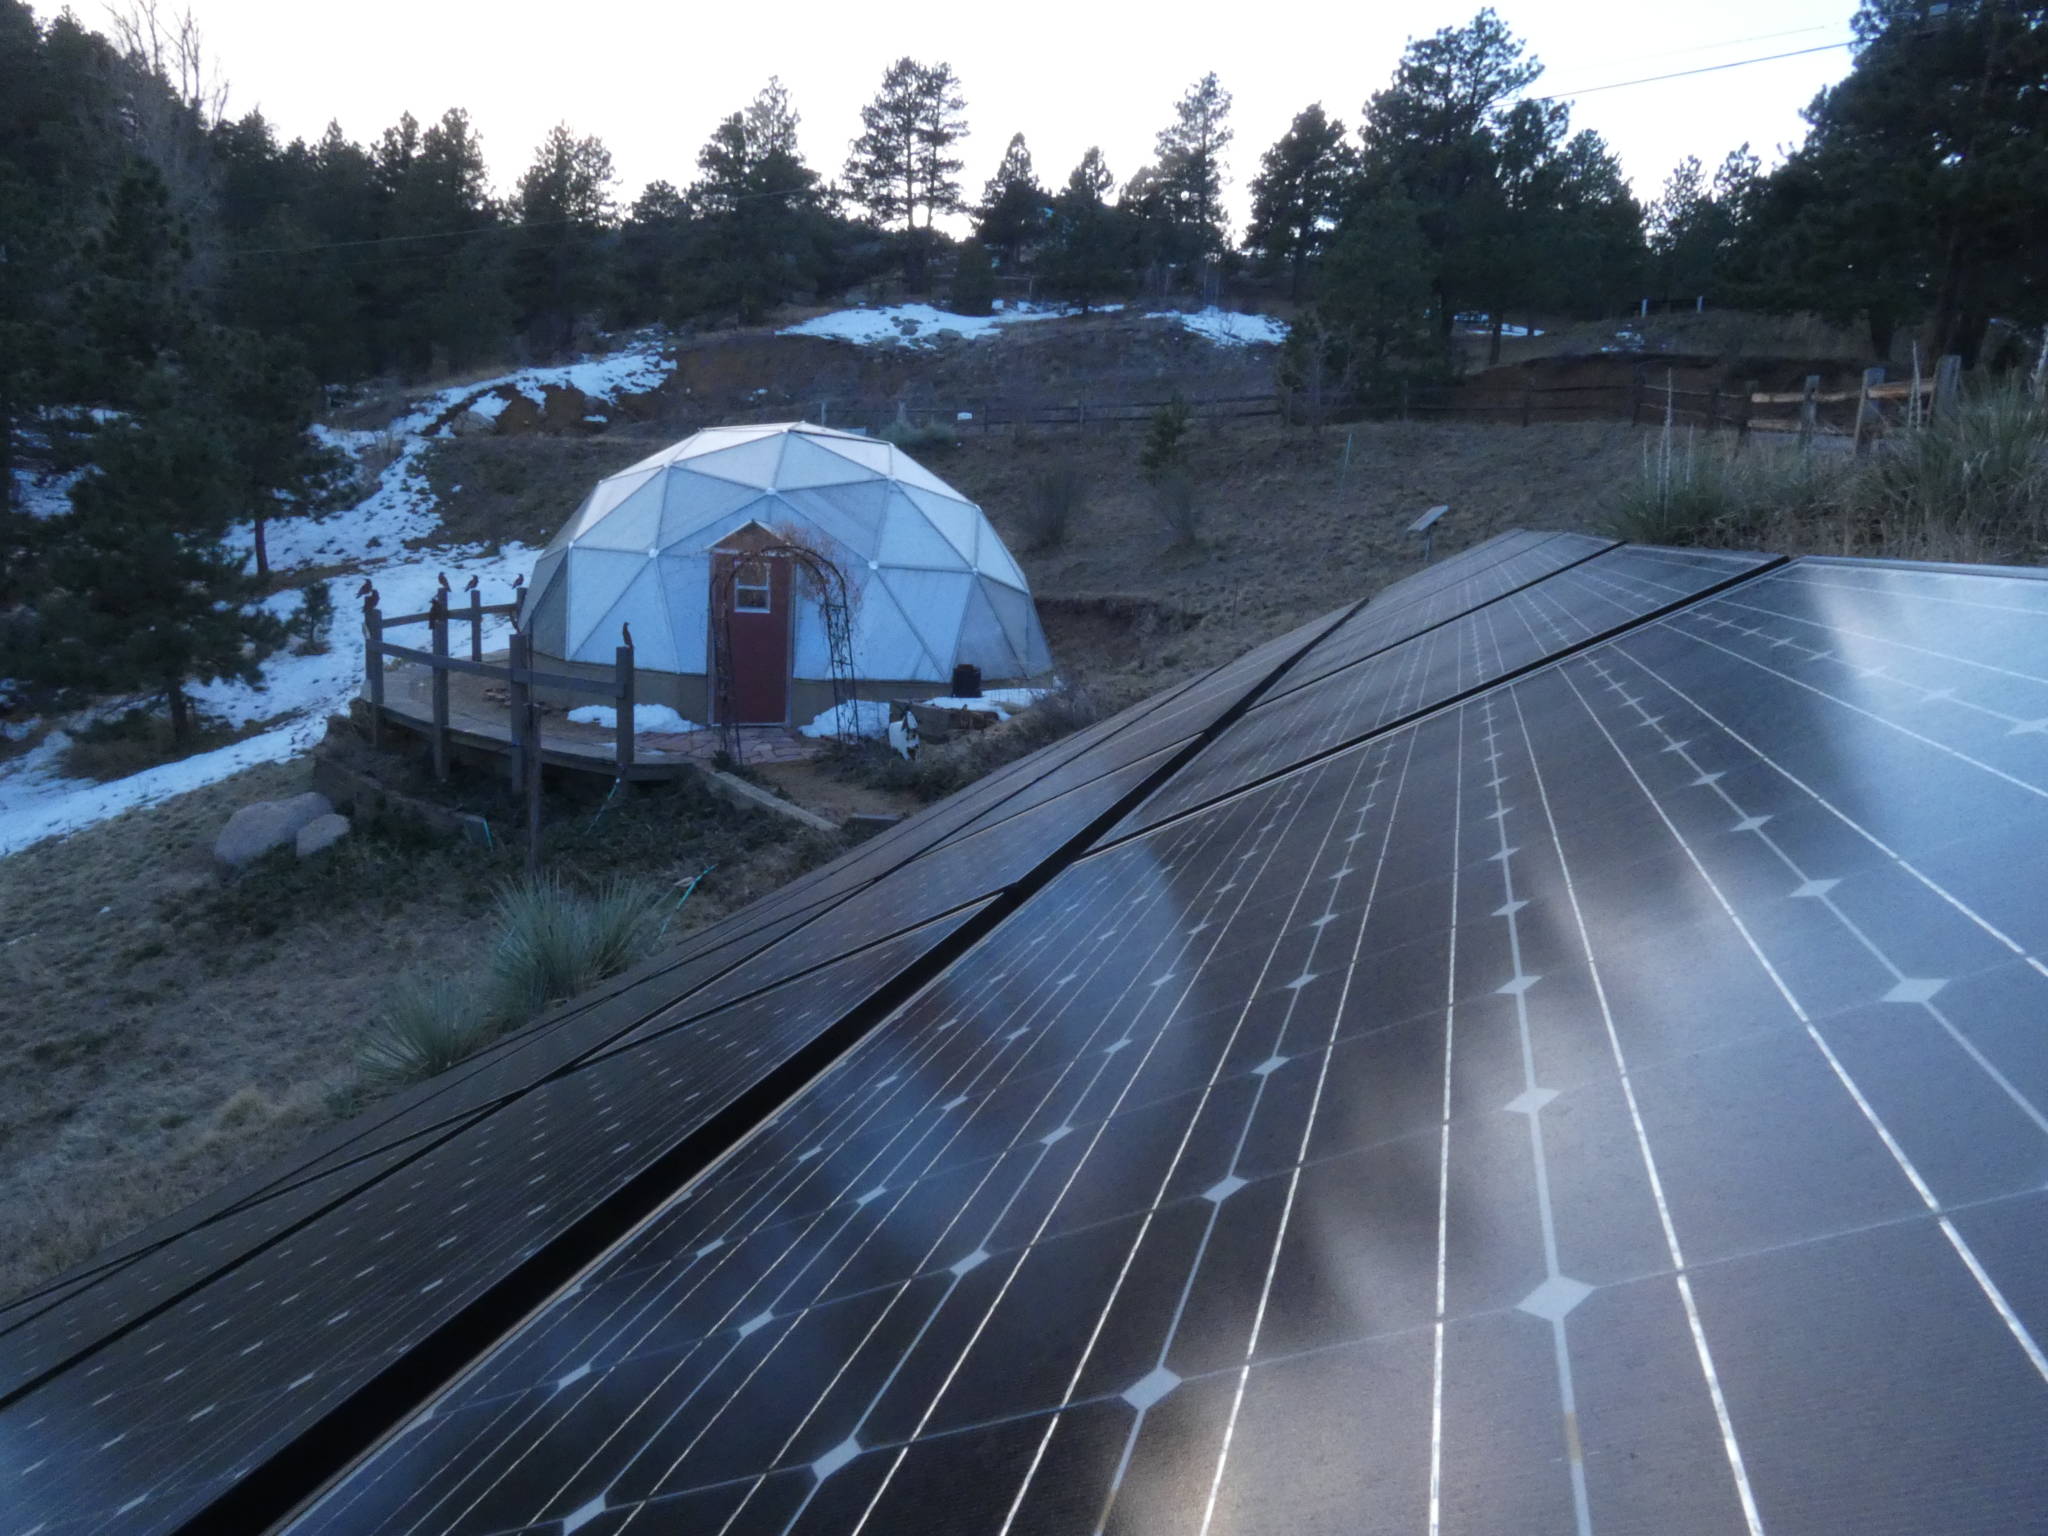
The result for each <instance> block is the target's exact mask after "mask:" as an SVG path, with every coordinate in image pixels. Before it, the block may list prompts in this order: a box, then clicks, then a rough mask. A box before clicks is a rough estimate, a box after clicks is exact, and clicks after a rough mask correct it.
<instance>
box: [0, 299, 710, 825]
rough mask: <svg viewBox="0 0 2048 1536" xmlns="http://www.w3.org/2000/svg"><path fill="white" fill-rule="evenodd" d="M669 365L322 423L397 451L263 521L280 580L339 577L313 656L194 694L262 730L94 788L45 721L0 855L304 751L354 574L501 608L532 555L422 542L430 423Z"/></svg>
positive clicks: (416, 599) (410, 594) (634, 357)
mask: <svg viewBox="0 0 2048 1536" xmlns="http://www.w3.org/2000/svg"><path fill="white" fill-rule="evenodd" d="M673 366H674V365H673V363H672V362H671V361H670V360H668V359H665V358H663V357H662V356H661V354H660V350H659V347H658V345H657V343H656V342H655V340H654V339H653V338H641V339H637V340H636V341H634V342H633V343H632V344H631V345H629V346H628V347H626V348H625V349H623V350H621V351H618V352H614V353H611V354H609V355H607V356H605V357H602V358H596V359H592V360H590V361H587V362H581V363H573V364H570V365H568V366H566V367H560V368H531V369H525V370H522V371H520V372H517V373H509V374H506V375H504V376H502V377H500V378H496V379H486V380H483V381H481V382H479V383H473V384H464V385H461V386H458V387H456V388H453V389H446V390H442V391H440V392H439V393H437V394H435V395H432V396H429V397H428V398H426V399H423V400H420V401H418V402H416V403H414V405H413V407H412V409H411V410H409V411H408V412H407V413H406V414H404V415H403V416H400V417H399V418H398V419H397V420H395V421H393V422H392V423H391V424H390V426H389V427H388V428H386V429H385V430H384V431H383V432H333V431H326V430H324V429H322V430H321V435H322V436H323V437H324V438H325V440H326V441H328V442H329V443H331V444H333V445H334V446H336V447H338V448H340V449H341V450H342V451H343V452H346V453H349V454H351V455H352V456H360V455H361V454H362V453H363V452H364V451H365V450H366V449H368V448H369V447H370V446H371V445H372V444H373V443H377V442H380V441H382V442H387V443H388V442H390V441H392V440H394V439H395V440H396V441H397V442H398V443H399V444H400V451H399V454H398V457H397V458H396V459H394V460H393V461H392V462H391V463H390V464H389V465H388V466H387V467H386V468H385V469H384V470H383V471H382V473H381V474H379V476H378V477H377V481H376V486H375V488H374V489H373V490H372V491H371V492H370V493H369V494H368V495H367V496H365V497H364V498H363V500H362V501H360V502H358V503H357V504H356V505H355V506H353V507H350V508H348V509H347V510H345V511H341V512H336V513H333V514H331V515H329V516H327V517H324V518H320V519H317V520H316V519H311V518H288V519H285V520H282V521H279V522H273V523H271V524H270V525H269V527H268V528H267V530H266V537H265V545H266V547H267V550H268V552H269V556H270V564H271V567H272V569H273V570H275V571H276V572H278V574H279V575H280V577H281V578H282V579H283V580H284V581H285V582H286V583H291V573H292V572H293V571H295V570H301V569H305V568H308V567H315V568H320V569H323V570H325V569H329V568H332V567H337V566H339V567H342V568H344V570H345V572H346V573H345V574H341V575H334V576H329V577H328V578H326V586H327V590H328V594H329V596H330V597H332V599H333V611H334V617H333V619H332V620H331V622H330V623H329V624H328V627H327V637H326V638H327V650H326V653H325V654H324V655H319V656H300V655H297V654H295V653H294V651H293V650H292V649H291V648H290V647H287V648H286V649H284V650H281V651H279V652H278V653H276V654H275V655H273V656H272V657H271V658H270V659H269V661H267V662H266V663H265V664H264V669H263V673H264V675H263V682H262V684H261V686H259V687H254V688H251V687H246V686H244V685H241V684H227V683H217V684H210V685H204V686H200V687H197V688H195V689H194V690H193V697H194V699H195V701H196V702H197V703H198V705H199V707H200V708H201V709H203V710H205V711H206V712H208V713H210V714H213V715H217V716H219V717H221V718H223V719H225V720H227V721H228V722H230V723H231V724H234V725H248V724H256V723H260V724H262V725H263V726H264V727H265V729H263V730H262V731H261V732H260V733H259V734H257V735H253V736H251V737H249V738H247V739H246V740H243V741H238V742H235V743H233V744H232V745H230V746H226V747H222V748H220V749H218V750H217V751H213V752H206V753H202V754H200V755H198V756H196V757H188V758H185V759H184V760H182V761H180V762H175V763H166V764H164V765H163V766H161V767H157V768H151V769H148V770H147V771H145V772H142V773H138V774H133V775H130V776H129V777H127V778H124V779H116V780H113V781H111V782H108V783H105V784H100V783H95V782H93V781H91V780H85V779H72V778H66V777H64V776H63V774H62V773H61V772H60V771H59V769H58V762H59V760H60V759H61V757H62V755H63V751H64V748H65V747H66V746H67V745H68V744H69V738H68V737H66V736H65V735H64V733H63V730H62V729H61V727H62V726H63V725H66V724H69V725H71V726H73V727H74V728H75V727H76V726H77V725H79V724H82V723H83V722H82V721H69V722H57V724H58V726H59V729H58V730H56V731H53V732H52V733H51V734H50V735H49V736H47V737H45V738H44V739H43V741H41V742H40V743H38V744H37V746H36V748H35V750H33V751H31V752H28V753H25V754H23V755H22V756H20V757H18V758H15V759H13V760H11V761H9V762H5V763H0V855H4V854H7V853H11V852H13V851H14V850H15V849H18V848H23V847H26V846H27V845H28V844H30V843H33V842H38V841H40V840H42V839H43V838H46V837H52V836H55V835H57V834H59V833H64V832H70V831H74V830H76V829H77V828H79V827H84V826H90V825H91V824H92V823H94V822H96V821H101V820H104V819H105V818H107V817H109V816H114V815H118V814H119V813H120V812H122V811H125V810H129V809H131V808H133V807H135V806H139V805H148V804H151V803H152V802H154V801H158V800H163V799H167V798H168V797H170V796H172V795H177V794H182V793H183V792H184V791H186V790H189V789H197V788H199V787H200V786H201V785H204V784H211V783H214V782H216V781H218V780H220V779H224V778H226V777H228V776H229V775H230V774H234V773H238V772H240V771H241V770H242V769H244V768H247V767H250V766H251V765H253V764H256V763H264V762H279V761H282V760H284V759H287V758H291V757H296V756H297V755H298V754H300V753H301V752H304V751H306V750H307V749H308V748H310V747H311V746H312V745H313V743H314V742H316V741H318V740H319V738H320V735H321V733H322V731H323V730H324V729H325V721H326V719H327V716H328V715H330V714H333V713H336V712H338V711H342V710H345V709H346V708H347V707H348V702H349V700H350V699H351V698H352V697H353V696H354V695H355V691H356V685H357V682H358V681H359V679H360V678H361V675H362V646H361V642H360V635H361V628H360V619H359V615H360V613H361V608H360V605H359V604H358V602H357V599H356V596H355V592H356V588H357V586H358V584H359V583H360V581H361V580H362V578H364V577H368V578H369V579H370V580H371V581H372V582H374V583H375V584H376V586H377V589H378V592H379V594H380V595H381V597H382V600H383V606H384V611H385V612H386V613H416V612H418V611H419V610H421V609H423V608H425V607H426V606H427V604H428V602H429V601H430V600H431V598H432V596H433V593H434V589H435V586H436V585H437V583H438V580H439V578H440V577H441V576H442V575H446V576H447V578H448V580H449V582H450V583H451V584H452V585H453V586H454V587H455V588H457V589H458V590H459V589H460V588H461V587H462V586H463V585H464V583H466V582H467V581H468V580H469V578H470V577H471V576H472V575H474V576H476V577H478V578H479V579H480V585H481V587H482V590H483V594H484V600H485V601H486V602H492V603H497V602H505V601H507V600H508V599H509V598H510V596H511V591H512V581H513V578H514V577H515V576H518V575H521V574H524V573H526V572H528V571H530V570H531V569H532V567H533V561H534V557H535V556H536V555H537V554H538V553H539V551H538V550H534V549H529V548H526V547H525V546H522V545H517V544H508V545H505V546H503V547H502V548H501V549H500V550H499V551H498V552H497V553H496V554H495V555H492V554H487V553H486V552H485V551H484V550H482V549H481V548H477V547H474V546H464V545H441V546H436V545H434V543H433V540H434V538H435V536H436V534H437V532H438V530H439V528H440V521H441V520H440V514H439V511H438V509H437V508H436V506H435V503H434V496H433V492H432V491H431V489H430V488H429V486H428V484H427V478H426V476H425V474H424V473H422V471H421V467H420V462H419V460H420V455H421V454H422V453H423V452H424V451H425V449H426V445H427V442H428V440H429V438H430V437H432V436H436V435H446V434H447V433H448V432H449V431H450V430H451V428H449V427H448V426H446V425H442V423H444V422H446V421H447V420H448V419H449V417H450V416H451V414H453V413H456V412H457V411H458V409H459V408H461V407H463V406H464V405H465V404H467V405H468V407H469V409H471V410H479V409H481V412H482V413H483V414H486V415H488V414H491V411H490V405H491V403H492V402H496V403H497V405H498V407H499V409H502V408H503V405H504V403H505V401H506V400H508V399H509V398H510V397H511V396H512V395H513V394H515V393H516V394H522V395H525V396H526V397H527V398H529V399H532V400H534V401H535V402H536V403H539V402H542V401H544V399H545V391H546V390H547V389H549V388H556V389H560V388H565V387H567V388H574V389H578V390H581V391H582V392H583V394H584V395H585V396H586V397H588V398H589V399H590V400H592V401H594V402H598V403H603V402H609V401H613V400H616V399H617V398H619V397H620V396H621V395H626V394H637V393H641V392H644V391H647V390H651V389H654V388H656V387H657V386H659V384H660V383H661V381H662V379H663V378H664V377H665V376H666V375H667V374H668V372H669V370H670V369H671V368H672V367H673ZM45 500H46V501H47V497H46V498H45ZM39 510H41V511H43V512H44V514H45V515H50V514H60V515H61V512H62V510H63V508H62V507H60V506H46V505H39ZM236 538H237V540H238V542H240V543H241V544H242V545H243V546H244V547H249V546H250V545H252V544H253V535H252V532H251V530H250V529H247V528H243V529H240V530H238V531H237V535H236ZM411 541H424V542H425V543H426V545H427V547H425V548H420V549H408V548H407V547H406V545H407V543H408V542H411ZM299 602H300V598H299V595H298V591H297V589H296V584H295V583H291V585H288V586H287V588H286V589H285V590H282V591H280V592H278V593H277V594H275V595H274V596H272V597H271V598H270V600H269V603H270V606H271V608H272V609H273V610H274V611H275V612H277V613H278V614H279V615H280V616H286V615H289V614H291V613H292V612H293V611H295V610H296V609H297V607H298V605H299ZM504 641H505V626H504V621H502V620H499V621H496V622H495V623H493V624H491V625H487V626H486V630H485V636H484V643H485V645H486V647H491V646H497V645H503V644H504ZM119 707H120V706H119V705H115V706H113V708H116V709H118V708H119Z"/></svg>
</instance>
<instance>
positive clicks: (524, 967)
mask: <svg viewBox="0 0 2048 1536" xmlns="http://www.w3.org/2000/svg"><path fill="white" fill-rule="evenodd" d="M664 913H665V907H664V902H663V897H662V893H661V891H660V890H659V889H658V888H656V887H654V886H651V885H647V884H643V883H641V882H639V881H632V880H621V879H618V878H617V877H614V878H612V879H610V880H607V881H606V882H605V883H604V884H603V885H602V886H600V887H599V888H598V890H597V892H596V893H595V894H594V895H588V896H586V895H582V894H580V893H578V892H575V891H572V890H570V889H569V888H568V887H567V886H565V885H563V884H562V882H561V881H560V880H559V879H557V878H555V877H554V876H547V877H544V878H542V879H539V880H530V881H521V882H519V883H517V884H507V885H503V886H500V887H499V889H498V918H499V923H500V930H501V931H500V933H499V935H498V942H497V945H496V946H495V948H494V949H493V950H492V952H491V971H492V974H493V976H494V977H495V979H496V982H497V986H498V1011H499V1013H500V1014H501V1016H502V1017H504V1018H506V1019H508V1020H511V1021H513V1022H524V1021H525V1020H526V1019H528V1018H530V1017H532V1016H533V1015H534V1014H536V1013H538V1012H540V1011H541V1009H543V1008H545V1007H546V1006H547V1005H548V1004H549V1003H552V1002H558V1001H560V1000H561V999H562V998H565V997H574V996H575V995H576V994H577V993H579V992H582V991H584V990H585V989H587V988H589V987H591V986H593V985H595V984H596V983H597V982H600V981H602V980H604V978H605V977H607V976H613V975H616V974H617V973H618V972H620V971H622V970H624V969H625V968H626V967H627V966H629V965H631V964H632V963H633V962H634V961H635V960H637V959H639V958H640V956H642V955H643V954H645V953H646V952H647V951H648V950H649V949H651V948H652V947H653V945H654V942H655V940H656V939H657V938H658V937H659V936H660V932H661V923H662V918H663V916H664Z"/></svg>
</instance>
